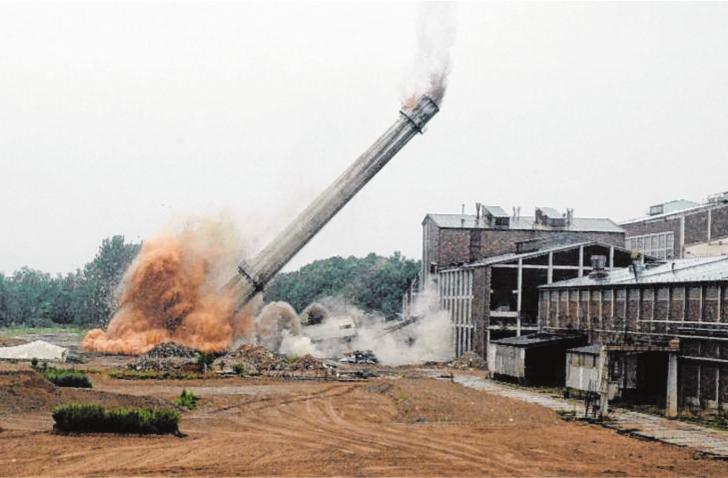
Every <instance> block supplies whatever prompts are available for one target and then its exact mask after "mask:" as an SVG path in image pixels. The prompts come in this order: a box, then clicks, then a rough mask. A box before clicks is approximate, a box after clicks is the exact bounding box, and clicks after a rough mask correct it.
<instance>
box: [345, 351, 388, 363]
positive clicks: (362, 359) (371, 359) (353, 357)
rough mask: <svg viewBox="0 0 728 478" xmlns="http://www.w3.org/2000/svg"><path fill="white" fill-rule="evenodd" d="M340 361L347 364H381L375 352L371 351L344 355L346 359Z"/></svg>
mask: <svg viewBox="0 0 728 478" xmlns="http://www.w3.org/2000/svg"><path fill="white" fill-rule="evenodd" d="M339 361H340V362H346V363H368V364H377V363H379V359H378V358H377V356H376V355H374V352H372V351H371V350H355V351H353V352H352V353H350V354H346V355H344V357H343V358H341V359H340V360H339Z"/></svg>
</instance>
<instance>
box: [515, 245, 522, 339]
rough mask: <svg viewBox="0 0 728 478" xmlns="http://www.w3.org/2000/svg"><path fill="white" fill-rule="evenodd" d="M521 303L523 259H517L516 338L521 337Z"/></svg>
mask: <svg viewBox="0 0 728 478" xmlns="http://www.w3.org/2000/svg"><path fill="white" fill-rule="evenodd" d="M522 303H523V259H518V297H517V302H516V336H517V337H520V336H521V305H522Z"/></svg>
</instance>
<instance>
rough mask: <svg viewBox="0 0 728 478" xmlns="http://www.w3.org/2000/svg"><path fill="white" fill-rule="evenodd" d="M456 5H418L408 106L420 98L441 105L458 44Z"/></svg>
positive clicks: (406, 90) (408, 89) (438, 3)
mask: <svg viewBox="0 0 728 478" xmlns="http://www.w3.org/2000/svg"><path fill="white" fill-rule="evenodd" d="M455 8H456V7H455V5H454V4H452V3H448V2H427V3H421V4H419V5H418V9H419V11H418V21H417V54H416V56H415V59H414V64H413V66H412V68H411V70H410V74H409V75H408V77H407V80H406V82H405V90H404V93H405V103H408V102H410V100H411V99H412V98H417V97H419V96H420V95H421V94H427V95H429V96H430V97H431V98H432V99H433V100H434V101H435V102H436V103H437V104H441V102H442V99H443V97H444V96H445V90H446V88H447V78H448V74H449V73H450V67H451V55H450V52H451V49H452V46H453V43H454V41H455V30H456V29H455Z"/></svg>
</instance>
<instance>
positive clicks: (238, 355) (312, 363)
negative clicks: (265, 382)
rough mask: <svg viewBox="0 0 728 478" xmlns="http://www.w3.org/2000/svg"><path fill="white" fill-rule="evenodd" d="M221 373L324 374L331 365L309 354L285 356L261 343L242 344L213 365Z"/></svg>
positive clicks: (326, 373) (281, 375)
mask: <svg viewBox="0 0 728 478" xmlns="http://www.w3.org/2000/svg"><path fill="white" fill-rule="evenodd" d="M213 368H217V369H219V370H220V371H221V372H222V373H229V372H230V371H235V370H244V371H245V374H246V375H267V376H272V377H290V376H308V375H313V376H322V375H324V376H326V375H328V374H329V371H330V370H331V367H330V366H328V365H326V364H325V363H324V362H322V361H321V360H319V359H317V358H315V357H312V356H311V355H303V356H300V357H291V358H286V357H285V356H284V355H281V354H277V353H275V352H271V351H270V350H268V349H267V348H265V347H263V346H262V345H252V344H242V345H241V346H240V347H238V348H237V349H236V350H234V351H233V352H230V353H228V354H226V355H223V356H222V357H220V358H219V359H217V361H216V362H215V364H214V365H213Z"/></svg>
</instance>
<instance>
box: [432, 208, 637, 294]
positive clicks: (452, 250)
mask: <svg viewBox="0 0 728 478" xmlns="http://www.w3.org/2000/svg"><path fill="white" fill-rule="evenodd" d="M544 211H545V212H544ZM547 213H548V214H550V215H548V214H547ZM564 233H568V234H569V235H571V236H572V237H574V238H575V239H576V240H578V241H598V242H602V243H605V244H613V245H615V246H617V247H624V241H625V232H624V230H623V229H622V228H621V227H620V226H618V225H617V224H616V223H614V222H613V221H612V220H611V219H607V218H578V217H573V211H569V212H567V213H566V214H563V215H562V214H560V213H558V211H555V210H553V209H551V208H537V209H536V213H535V215H534V216H520V215H514V216H508V215H507V214H506V213H505V211H503V209H501V208H500V207H498V206H481V205H478V206H477V207H476V214H475V215H472V214H428V215H426V216H425V218H424V220H423V221H422V267H423V270H422V277H423V278H424V279H425V283H426V282H427V280H428V278H429V276H430V274H433V273H437V272H438V271H439V270H441V269H443V268H446V267H453V266H459V265H462V264H467V263H470V262H475V261H478V260H481V259H485V258H488V257H492V256H496V255H500V254H507V253H510V252H516V244H518V243H522V242H525V241H530V240H536V239H545V238H548V237H553V236H555V235H563V234H564Z"/></svg>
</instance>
